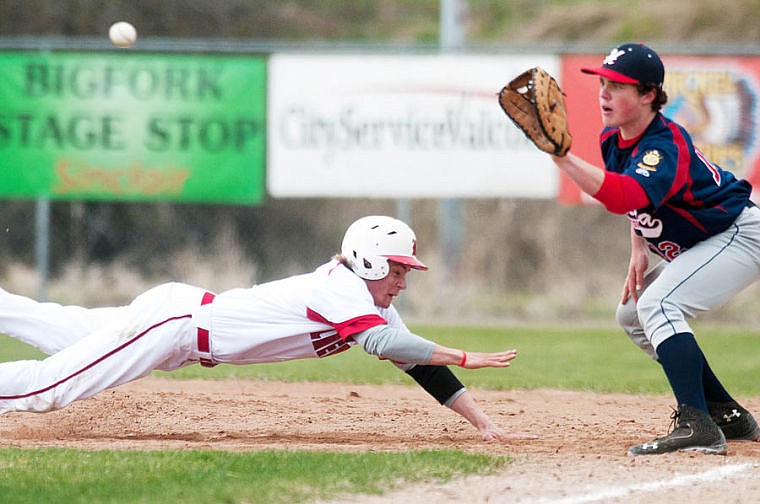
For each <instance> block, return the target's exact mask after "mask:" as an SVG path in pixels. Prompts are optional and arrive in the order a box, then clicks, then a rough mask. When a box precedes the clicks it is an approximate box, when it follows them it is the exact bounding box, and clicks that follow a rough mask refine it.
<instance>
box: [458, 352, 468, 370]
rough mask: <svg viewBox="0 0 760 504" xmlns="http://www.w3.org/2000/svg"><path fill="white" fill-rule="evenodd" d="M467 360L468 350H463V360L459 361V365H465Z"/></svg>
mask: <svg viewBox="0 0 760 504" xmlns="http://www.w3.org/2000/svg"><path fill="white" fill-rule="evenodd" d="M466 362H467V352H465V351H464V350H462V361H461V362H460V363H459V367H464V365H465V363H466Z"/></svg>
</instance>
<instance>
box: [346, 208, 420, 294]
mask: <svg viewBox="0 0 760 504" xmlns="http://www.w3.org/2000/svg"><path fill="white" fill-rule="evenodd" d="M340 253H341V255H343V257H345V258H346V259H348V261H349V265H350V267H351V269H352V270H353V272H354V273H356V274H357V275H359V276H360V277H362V278H364V279H366V280H380V279H381V278H385V277H386V276H387V275H388V272H389V271H390V267H389V266H388V261H394V262H397V263H401V264H405V265H407V266H410V267H412V268H414V269H418V270H426V269H428V267H427V266H425V265H424V264H422V263H421V262H420V261H419V260H418V259H417V257H415V254H416V253H417V237H416V236H415V235H414V231H412V229H411V228H410V227H409V226H407V225H406V224H405V223H404V222H402V221H400V220H398V219H394V218H393V217H386V216H384V215H371V216H369V217H362V218H361V219H359V220H357V221H355V222H354V223H353V224H351V225H350V226H348V229H347V230H346V234H345V235H344V236H343V244H342V245H341V248H340Z"/></svg>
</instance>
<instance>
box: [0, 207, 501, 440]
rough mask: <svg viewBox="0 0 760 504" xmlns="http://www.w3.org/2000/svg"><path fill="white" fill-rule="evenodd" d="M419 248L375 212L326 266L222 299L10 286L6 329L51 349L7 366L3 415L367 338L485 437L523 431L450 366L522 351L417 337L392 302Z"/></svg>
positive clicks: (190, 291) (338, 348)
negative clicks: (70, 298)
mask: <svg viewBox="0 0 760 504" xmlns="http://www.w3.org/2000/svg"><path fill="white" fill-rule="evenodd" d="M416 248H417V242H416V237H415V235H414V232H413V231H412V229H411V228H409V226H407V225H406V224H405V223H403V222H401V221H399V220H397V219H394V218H391V217H385V216H369V217H364V218H361V219H359V220H357V221H356V222H354V223H353V224H351V226H350V227H349V228H348V229H347V230H346V233H345V235H344V238H343V243H342V247H341V253H340V255H338V256H336V257H335V258H334V259H332V260H331V261H329V262H328V263H326V264H324V265H322V266H320V267H319V268H317V269H316V270H315V271H313V272H311V273H306V274H303V275H296V276H292V277H289V278H285V279H283V280H278V281H273V282H269V283H264V284H261V285H256V286H253V287H251V288H240V289H232V290H229V291H225V292H222V293H220V294H218V295H215V294H213V293H211V292H208V291H205V290H204V289H201V288H198V287H193V286H190V285H185V284H180V283H169V284H164V285H160V286H158V287H155V288H153V289H150V290H148V291H147V292H145V293H143V294H141V295H140V296H138V297H137V298H135V300H134V301H133V302H132V303H130V304H129V305H128V306H123V307H114V308H97V309H86V308H82V307H78V306H62V305H59V304H56V303H38V302H36V301H34V300H32V299H29V298H27V297H24V296H18V295H15V294H11V293H8V292H6V291H4V290H2V289H0V332H2V333H5V334H8V335H9V336H11V337H14V338H17V339H19V340H21V341H24V342H26V343H28V344H30V345H33V346H35V347H37V348H39V349H40V350H42V351H43V352H45V353H46V354H48V355H49V357H47V358H46V359H44V360H26V361H16V362H5V363H2V364H0V413H6V412H9V411H32V412H47V411H52V410H56V409H60V408H63V407H65V406H66V405H68V404H70V403H71V402H72V401H75V400H79V399H85V398H87V397H91V396H93V395H95V394H97V393H98V392H101V391H103V390H105V389H107V388H110V387H115V386H117V385H120V384H123V383H127V382H129V381H132V380H136V379H138V378H141V377H143V376H146V375H148V374H149V373H150V372H151V371H153V370H154V369H161V370H166V371H169V370H173V369H177V368H179V367H182V366H186V365H189V364H197V363H200V364H201V365H202V366H207V367H210V366H215V365H217V364H222V363H225V364H256V363H263V362H280V361H286V360H291V359H304V358H319V357H328V356H330V355H334V354H337V353H339V352H342V351H344V350H348V349H349V348H350V347H351V346H353V345H354V344H357V343H358V344H359V346H361V347H362V348H363V349H364V350H365V351H366V352H367V353H369V354H371V355H375V356H377V357H379V358H382V359H389V360H391V361H392V362H393V363H394V364H395V365H396V366H397V367H399V368H400V369H401V370H403V371H405V372H407V373H408V374H409V375H410V376H411V377H412V378H413V379H414V380H415V381H417V383H419V385H421V386H422V387H423V388H424V389H425V390H426V391H427V392H428V393H430V394H431V395H432V396H433V397H434V398H435V399H437V400H438V401H439V402H440V403H441V404H444V405H446V406H448V407H449V408H451V409H452V410H454V411H455V412H457V413H458V414H460V415H461V416H463V417H464V418H465V419H467V420H468V421H469V422H470V423H471V424H472V425H473V426H475V427H476V428H477V429H478V431H479V432H480V434H481V436H482V438H483V439H484V440H485V441H492V440H505V439H508V438H510V437H513V436H510V435H508V434H506V433H505V432H504V431H503V430H502V429H500V428H499V427H497V426H496V425H494V423H493V422H492V421H491V419H490V418H489V417H488V415H486V414H485V413H484V412H483V411H482V410H481V409H480V407H479V406H478V405H477V404H476V403H475V401H474V399H473V398H472V397H471V395H470V394H469V393H468V392H467V390H466V389H465V387H464V385H462V383H461V382H460V381H459V380H458V379H457V378H456V376H454V374H453V373H452V372H451V371H450V370H449V368H447V367H446V366H448V365H458V366H461V367H464V368H468V369H476V368H484V367H495V368H503V367H508V366H509V362H510V361H511V360H512V359H514V358H515V357H516V352H515V351H514V350H507V351H504V352H494V353H481V352H465V351H463V350H458V349H454V348H448V347H444V346H441V345H437V344H435V343H433V342H431V341H428V340H426V339H424V338H422V337H420V336H417V335H415V334H413V333H411V332H410V331H409V329H407V327H406V325H405V324H404V322H403V321H402V320H401V318H400V316H399V314H398V312H397V311H396V310H395V308H394V307H393V306H392V305H391V303H392V301H393V299H394V298H395V297H396V296H397V295H398V294H399V293H400V292H401V291H402V290H404V289H406V275H407V273H408V272H409V271H410V270H411V269H417V270H426V269H427V266H425V265H424V264H423V263H422V262H420V261H419V260H418V259H417V257H416Z"/></svg>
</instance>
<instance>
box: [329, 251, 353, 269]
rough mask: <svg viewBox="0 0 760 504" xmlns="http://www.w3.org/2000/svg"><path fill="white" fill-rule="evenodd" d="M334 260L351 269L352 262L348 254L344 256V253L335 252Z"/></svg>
mask: <svg viewBox="0 0 760 504" xmlns="http://www.w3.org/2000/svg"><path fill="white" fill-rule="evenodd" d="M333 260H334V261H338V262H339V263H341V264H342V265H343V266H345V267H346V268H348V269H351V263H350V262H349V260H348V258H347V257H346V256H344V255H342V254H335V255H334V256H333Z"/></svg>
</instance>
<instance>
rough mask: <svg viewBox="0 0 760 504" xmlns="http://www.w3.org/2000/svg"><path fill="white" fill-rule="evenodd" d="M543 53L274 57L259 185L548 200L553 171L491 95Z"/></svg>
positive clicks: (283, 191)
mask: <svg viewBox="0 0 760 504" xmlns="http://www.w3.org/2000/svg"><path fill="white" fill-rule="evenodd" d="M536 65H538V66H541V67H543V68H544V69H546V70H547V71H548V72H549V73H551V74H553V75H555V76H558V75H559V68H560V64H559V59H558V58H557V57H556V56H549V55H543V56H542V55H513V54H510V55H478V56H476V55H463V54H441V55H399V54H393V55H389V54H382V55H379V54H339V55H335V54H329V55H328V54H276V55H273V56H272V57H271V59H270V61H269V99H268V100H269V101H268V104H267V108H268V112H267V113H268V145H267V150H268V153H267V155H268V168H267V187H268V191H269V194H271V195H272V196H274V197H331V198H335V197H377V198H425V197H434V198H439V197H443V198H485V197H526V198H554V197H556V194H557V186H558V174H557V168H556V167H555V166H554V164H553V163H552V162H551V159H550V158H549V156H548V155H546V154H544V153H542V152H540V151H538V150H537V149H536V148H535V147H533V146H532V144H530V143H529V142H528V141H527V140H526V139H525V138H524V136H523V134H522V132H520V131H519V130H518V129H517V127H516V126H515V125H514V124H512V122H511V121H510V120H509V118H508V117H507V116H506V115H505V114H504V112H503V111H502V110H501V108H500V107H499V105H498V99H497V95H498V92H499V90H500V89H501V88H502V87H503V86H504V85H505V84H506V83H507V82H508V81H509V80H511V79H512V78H513V77H515V76H516V75H518V74H519V73H520V72H522V71H524V70H526V69H527V68H530V67H532V66H536Z"/></svg>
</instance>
